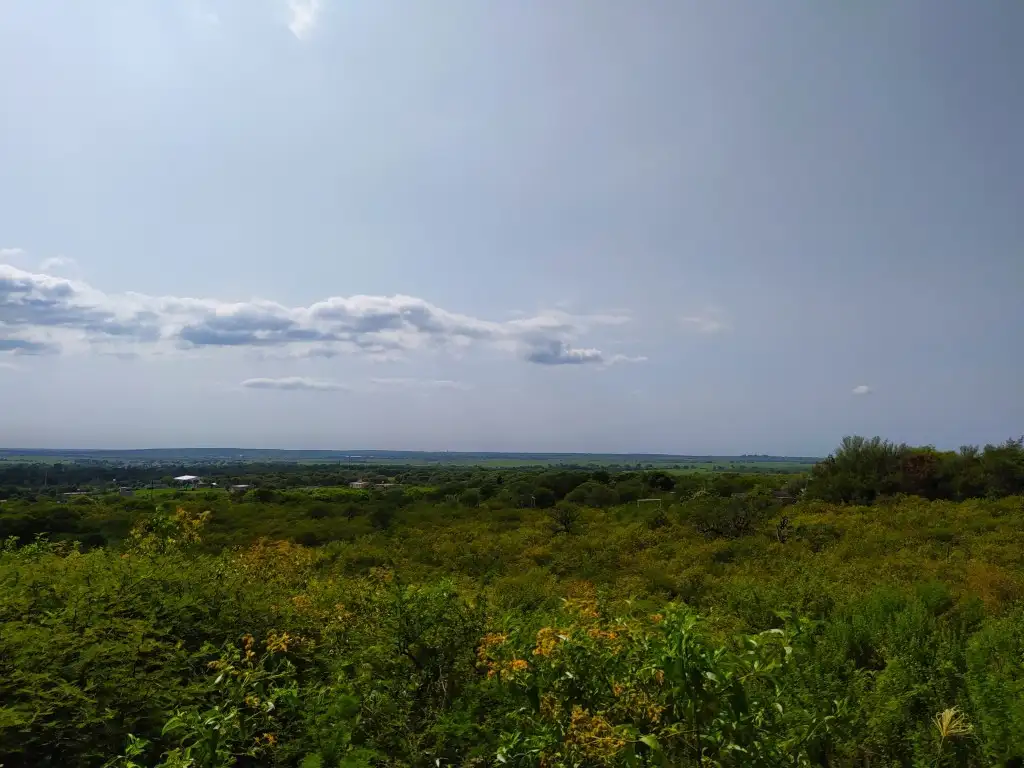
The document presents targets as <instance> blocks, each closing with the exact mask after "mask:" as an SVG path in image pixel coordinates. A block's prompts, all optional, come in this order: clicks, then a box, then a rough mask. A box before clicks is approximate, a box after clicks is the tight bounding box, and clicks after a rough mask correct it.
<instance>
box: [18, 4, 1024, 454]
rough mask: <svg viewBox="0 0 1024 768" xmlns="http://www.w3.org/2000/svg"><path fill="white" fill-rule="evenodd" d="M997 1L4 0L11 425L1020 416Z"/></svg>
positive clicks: (1017, 196)
mask: <svg viewBox="0 0 1024 768" xmlns="http://www.w3.org/2000/svg"><path fill="white" fill-rule="evenodd" d="M1022 32H1024V4H1022V3H1020V2H1016V0H991V2H984V3H970V2H964V1H963V0H956V1H955V2H954V1H950V0H903V2H899V3H889V2H882V1H881V0H869V1H868V2H864V3H814V2H807V1H797V0H779V1H778V2H773V3H749V2H746V1H745V0H719V1H718V2H714V3H705V2H695V1H693V2H691V1H689V0H650V1H648V2H640V3H623V2H619V0H560V2H558V3H549V2H540V0H524V1H523V2H516V3H484V2H479V0H432V1H431V2H429V3H428V2H407V1H406V0H372V2H371V1H370V0H174V1H173V2H171V1H169V0H134V1H133V2H130V3H128V2H124V1H123V0H116V1H115V0H92V1H91V2H89V3H82V2H78V0H63V1H61V0H5V2H4V3H3V4H2V6H0V104H2V105H3V119H2V120H0V404H2V405H0V446H3V447H25V448H38V447H77V448H89V447H102V448H132V447H186V446H188V447H191V446H239V447H278V448H338V449H344V448H378V449H396V450H399V449H404V450H416V449H423V450H446V449H447V450H469V451H473V450H491V451H500V450H510V451H522V450H532V451H585V452H663V453H691V454H694V453H699V454H709V453H712V454H713V453H717V454H739V453H770V454H787V455H824V454H825V453H828V452H829V451H830V450H831V449H832V448H833V447H834V446H836V445H837V444H838V443H839V440H840V439H841V438H842V436H843V435H847V434H863V435H876V434H877V435H882V436H883V437H887V438H890V439H893V440H897V441H906V442H909V443H913V444H933V445H936V446H938V447H940V448H955V447H957V446H960V445H962V444H984V443H988V442H1001V441H1003V440H1005V439H1006V438H1008V437H1011V436H1016V435H1020V434H1021V433H1024V397H1022V392H1024V390H1022V388H1021V381H1022V379H1024V354H1022V353H1024V142H1022V137H1024V87H1022V84H1021V73H1024V47H1022V46H1021V45H1020V39H1021V34H1022Z"/></svg>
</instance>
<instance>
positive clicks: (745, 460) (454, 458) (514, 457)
mask: <svg viewBox="0 0 1024 768" xmlns="http://www.w3.org/2000/svg"><path fill="white" fill-rule="evenodd" d="M819 460H820V459H818V458H816V457H811V456H767V455H742V456H713V455H682V454H679V455H676V454H662V453H540V452H526V453H519V452H500V451H485V452H468V451H466V452H463V451H380V450H364V449H347V450H331V451H328V450H284V449H279V448H136V449H124V450H112V449H107V450H99V449H97V450H74V449H62V448H44V449H24V448H10V449H0V461H49V462H53V461H74V462H117V463H154V462H158V463H175V464H201V463H209V462H231V463H238V462H260V463H278V462H285V463H292V462H302V463H343V464H354V463H364V462H365V463H369V464H379V463H402V464H435V463H436V464H484V465H527V464H565V465H588V464H600V465H613V464H621V465H636V464H641V465H647V464H651V465H654V466H675V465H685V464H698V465H707V464H718V465H752V464H761V463H768V464H789V465H792V464H808V465H809V464H814V463H816V462H818V461H819Z"/></svg>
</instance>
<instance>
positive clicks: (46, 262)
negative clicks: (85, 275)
mask: <svg viewBox="0 0 1024 768" xmlns="http://www.w3.org/2000/svg"><path fill="white" fill-rule="evenodd" d="M39 271H40V272H42V273H44V274H47V275H58V274H61V273H63V274H64V275H66V276H67V277H77V276H78V275H80V274H81V270H80V269H79V267H78V262H77V261H75V260H74V259H71V258H68V257H67V256H51V257H50V258H48V259H43V260H42V261H41V262H39Z"/></svg>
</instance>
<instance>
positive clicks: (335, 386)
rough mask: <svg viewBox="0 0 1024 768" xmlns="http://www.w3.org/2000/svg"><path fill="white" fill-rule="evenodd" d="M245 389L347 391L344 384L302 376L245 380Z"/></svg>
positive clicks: (243, 383) (243, 384)
mask: <svg viewBox="0 0 1024 768" xmlns="http://www.w3.org/2000/svg"><path fill="white" fill-rule="evenodd" d="M242 386H243V387H245V388H246V389H283V390H299V389H305V390H314V391H317V392H339V391H343V390H347V389H348V387H346V386H345V385H344V384H339V383H338V382H336V381H325V380H323V379H307V378H303V377H302V376H286V377H284V378H281V379H246V380H245V381H243V382H242Z"/></svg>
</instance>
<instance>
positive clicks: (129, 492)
mask: <svg viewBox="0 0 1024 768" xmlns="http://www.w3.org/2000/svg"><path fill="white" fill-rule="evenodd" d="M117 491H118V493H120V494H121V495H122V496H134V495H135V491H133V490H132V489H131V488H127V487H124V486H122V487H121V488H118V489H117Z"/></svg>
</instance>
